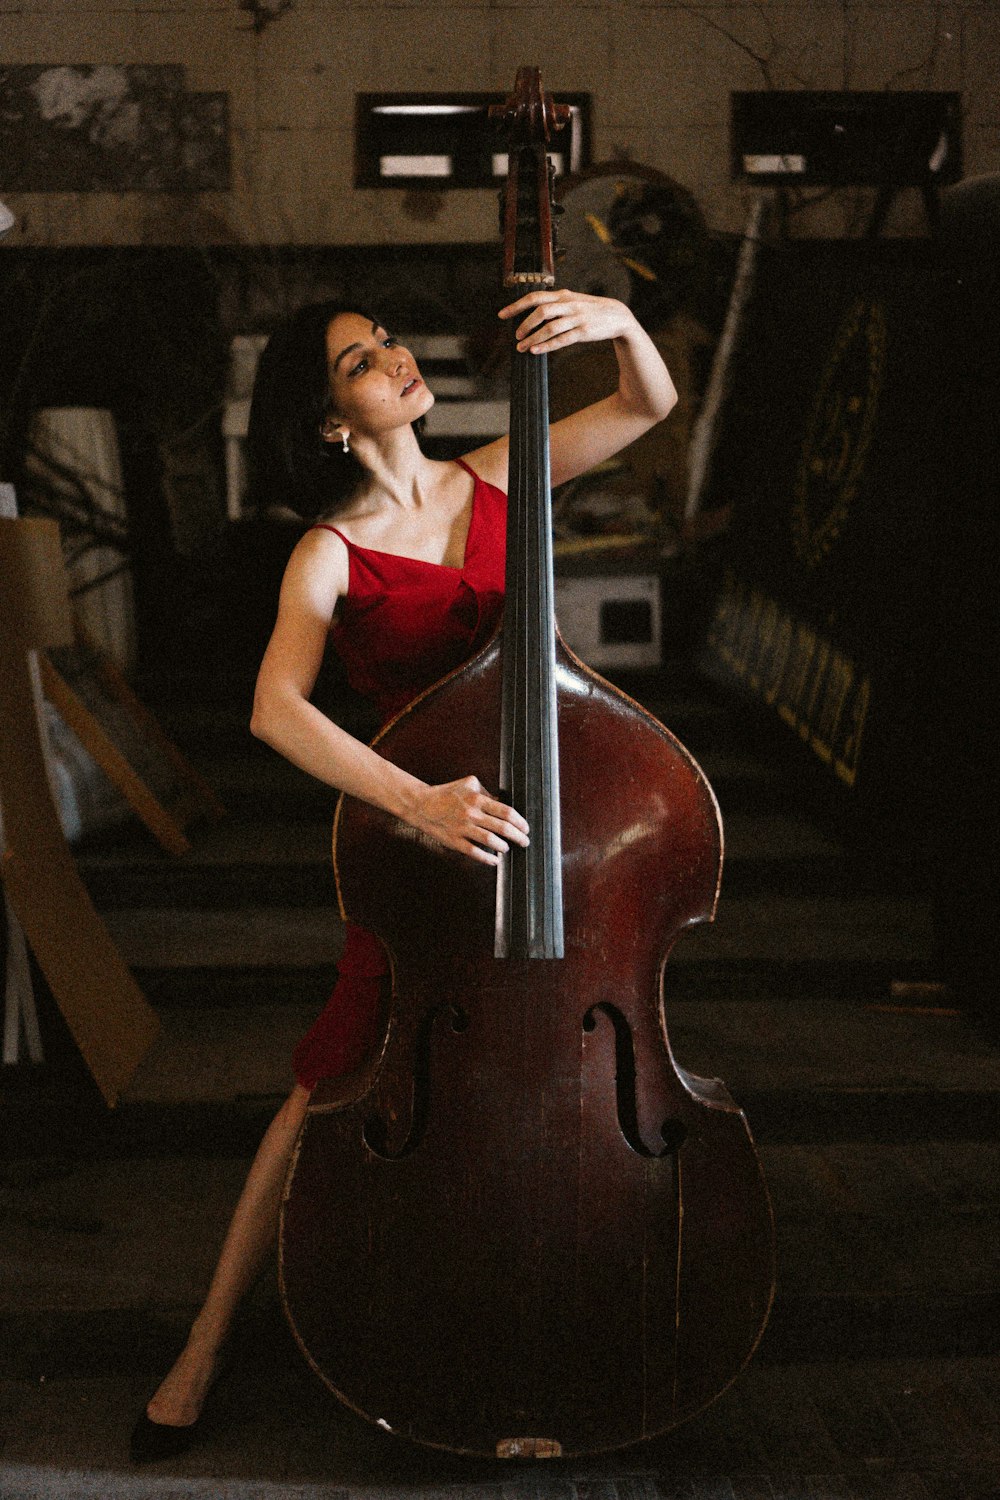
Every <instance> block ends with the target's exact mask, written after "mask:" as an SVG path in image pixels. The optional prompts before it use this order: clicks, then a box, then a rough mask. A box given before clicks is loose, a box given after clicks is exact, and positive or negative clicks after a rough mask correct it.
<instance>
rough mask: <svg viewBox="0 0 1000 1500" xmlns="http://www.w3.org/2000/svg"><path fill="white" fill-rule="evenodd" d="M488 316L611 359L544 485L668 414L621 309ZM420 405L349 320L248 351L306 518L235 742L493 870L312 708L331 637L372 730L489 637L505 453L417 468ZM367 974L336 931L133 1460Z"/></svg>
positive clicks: (634, 326)
mask: <svg viewBox="0 0 1000 1500" xmlns="http://www.w3.org/2000/svg"><path fill="white" fill-rule="evenodd" d="M499 316H500V317H501V318H502V319H508V320H515V327H516V335H517V348H518V349H519V350H521V351H522V352H525V351H526V352H529V353H531V354H542V353H551V352H553V351H554V350H557V349H562V348H566V347H568V346H569V345H571V344H577V343H588V342H594V341H598V340H602V339H611V340H612V341H613V344H614V348H615V352H616V355H617V358H618V369H619V381H618V389H617V390H616V391H615V392H614V394H613V395H610V396H608V397H606V398H605V399H604V400H603V401H598V402H596V403H595V404H593V405H592V406H588V407H586V408H585V409H584V410H582V411H579V412H576V413H575V414H574V415H573V416H570V417H566V418H564V419H563V420H562V421H559V422H556V423H554V424H553V425H552V428H551V439H550V456H551V471H552V483H553V484H554V485H558V484H562V483H564V482H565V481H566V480H569V479H572V478H574V477H575V476H576V475H577V474H581V473H583V472H584V471H585V470H587V469H590V468H592V467H593V466H594V465H595V464H598V463H600V462H601V461H602V460H603V459H606V458H609V457H610V456H611V455H612V454H614V453H617V452H618V451H619V450H620V449H621V448H624V447H625V446H626V445H627V444H629V443H631V442H633V441H634V440H635V439H636V438H638V437H640V436H641V435H642V433H644V432H646V431H647V429H648V428H650V427H651V426H652V425H653V424H654V423H656V422H659V421H661V420H662V419H663V418H664V417H665V416H666V415H667V413H668V412H669V411H670V410H671V408H672V407H673V406H674V404H675V402H676V400H677V393H676V391H675V390H674V386H673V383H672V381H671V379H670V376H669V374H668V373H667V370H666V368H665V366H664V364H663V361H662V360H661V358H660V356H659V354H658V353H657V351H656V349H655V347H654V345H653V343H652V341H651V340H650V339H649V338H648V337H647V335H646V334H645V333H644V332H643V330H642V328H641V327H640V326H639V324H638V323H637V322H636V320H635V318H634V317H633V315H632V314H631V313H630V312H629V310H628V308H626V307H625V306H624V305H623V304H622V303H620V302H615V301H612V300H610V299H608V298H603V297H590V296H585V295H581V294H578V293H574V292H570V291H566V290H559V291H534V292H530V293H528V294H527V295H526V296H523V297H520V298H519V299H518V300H517V301H515V302H512V303H511V304H510V305H509V306H507V307H505V308H503V309H502V310H501V312H500V314H499ZM433 403H434V397H433V396H432V395H431V393H430V391H429V390H428V389H427V387H426V386H425V385H424V383H423V381H422V380H421V379H420V374H419V371H418V369H417V365H416V362H415V360H414V359H413V356H412V355H411V354H410V353H409V352H408V350H406V349H405V348H403V347H402V346H401V345H400V344H399V343H398V341H397V340H396V339H394V338H393V337H392V336H391V335H390V334H389V333H387V331H386V330H385V329H384V328H382V327H381V326H380V324H379V323H378V322H377V321H374V320H373V319H372V318H370V317H369V316H367V315H365V314H362V313H358V312H354V311H346V310H344V309H343V308H340V307H337V306H335V305H333V304H329V303H327V304H320V305H318V306H314V307H308V308H304V309H303V310H302V311H301V312H300V313H299V314H297V315H296V317H295V318H293V319H292V320H291V322H290V323H289V324H288V325H287V326H286V327H285V328H283V329H281V330H279V332H278V333H276V334H275V335H274V337H273V338H272V339H271V341H270V342H269V344H268V346H267V348H266V349H265V351H264V353H263V355H262V357H261V362H260V367H259V370H258V376H257V382H256V385H255V389H254V401H253V409H252V412H251V430H250V453H251V459H252V462H253V464H254V467H255V471H256V475H257V483H258V486H262V485H263V486H266V488H267V491H268V498H270V499H272V500H281V501H283V502H285V503H289V504H292V505H293V507H294V508H295V509H297V510H298V511H299V512H300V513H301V514H303V515H304V516H305V517H306V518H307V519H314V518H316V517H319V518H320V519H319V521H318V522H317V524H315V525H314V526H313V527H312V528H311V529H310V530H309V531H307V532H306V534H305V535H304V536H303V537H302V539H301V540H300V541H299V543H298V545H297V546H296V548H295V550H294V552H293V553H292V556H291V558H290V560H289V563H288V567H287V569H286V572H285V576H284V580H283V582H282V587H281V596H280V601H279V606H278V619H277V623H276V625H275V628H274V633H273V635H272V637H271V640H270V642H269V644H268V647H267V651H266V653H265V655H264V660H263V663H262V665H261V669H260V674H259V677H258V680H257V688H256V694H255V698H254V709H253V719H252V722H251V729H252V731H253V733H254V734H255V735H257V736H258V737H259V738H261V739H263V740H265V741H266V742H267V743H268V744H269V745H272V746H273V747H274V748H275V749H276V750H278V751H280V753H281V754H282V755H284V756H286V757H287V758H288V759H289V760H290V761H292V762H293V763H294V764H295V765H297V766H300V767H302V768H303V769H304V770H306V771H309V772H310V773H311V774H312V775H313V776H316V777H318V778H319V780H320V781H323V782H326V783H327V784H328V785H330V786H332V787H335V788H337V789H338V790H340V791H344V792H347V793H349V794H350V795H351V796H354V797H360V798H362V799H364V800H365V801H367V802H371V803H373V804H374V805H376V806H378V807H381V808H384V809H386V810H387V811H388V812H390V813H392V814H393V815H394V816H395V817H398V818H400V819H402V820H403V821H404V822H407V823H409V824H411V825H412V826H413V827H414V828H416V829H419V830H420V831H421V832H422V833H424V834H426V835H428V836H430V837H431V838H433V839H436V840H437V841H438V842H440V843H441V844H443V845H445V846H446V847H447V848H450V849H455V850H459V851H460V852H461V853H463V854H465V855H467V856H468V858H470V859H474V860H479V861H481V862H484V863H487V864H494V865H495V864H496V863H497V862H498V860H499V858H500V855H501V854H502V853H503V851H504V850H506V849H507V848H508V846H509V844H510V842H514V843H518V844H522V845H526V844H527V842H528V827H527V824H526V823H525V820H524V819H523V818H522V817H521V815H520V814H519V813H518V812H516V811H515V810H514V809H513V808H511V807H507V806H506V805H505V804H504V803H502V802H500V801H498V800H497V799H496V798H495V797H494V796H492V795H491V793H490V791H489V790H488V789H486V788H483V787H482V786H481V785H480V784H479V782H478V781H477V780H476V779H475V778H474V777H467V778H465V779H463V780H459V781H455V782H451V783H449V784H447V785H444V786H428V785H426V784H425V783H424V782H422V781H420V780H418V779H417V778H416V777H414V776H411V775H409V774H408V773H407V772H406V771H403V770H401V769H399V767H397V766H394V765H393V764H392V763H391V762H389V761H386V760H384V759H383V758H382V757H381V756H380V755H378V754H377V753H376V752H375V751H373V750H371V749H370V748H369V747H368V746H366V745H364V744H362V743H361V741H359V740H356V739H354V738H353V737H352V736H351V735H349V734H347V733H346V732H345V731H344V730H343V729H340V728H339V727H338V726H337V725H336V724H334V723H332V722H331V721H330V720H329V719H327V718H326V717H325V716H324V715H323V714H322V713H320V712H319V710H318V709H316V708H315V707H314V706H313V705H312V704H311V703H310V702H309V694H310V692H311V690H312V688H313V684H314V683H315V680H316V676H317V673H318V671H319V668H320V663H321V661H322V658H323V653H324V651H325V649H326V646H327V640H328V638H332V642H333V644H334V646H335V648H336V649H337V650H338V651H339V653H340V654H341V656H342V657H343V659H344V661H345V663H346V666H347V669H348V675H349V678H350V680H351V681H352V683H353V684H354V685H355V686H357V687H360V688H362V689H363V690H366V691H368V692H369V693H370V694H371V695H372V697H373V698H374V700H375V704H376V707H377V708H378V710H379V711H380V714H381V716H382V719H383V720H385V719H387V718H389V717H391V716H392V714H394V713H395V712H396V711H397V710H398V709H399V708H402V707H403V706H404V705H405V703H407V702H408V701H409V700H410V699H412V698H413V697H414V696H416V694H417V692H419V691H421V690H422V689H423V688H425V687H427V686H429V685H430V684H431V682H433V681H436V680H437V678H439V677H440V676H443V675H444V673H445V672H447V671H449V670H451V669H452V668H454V667H456V666H458V665H460V664H461V662H462V661H464V660H466V659H467V658H468V657H469V656H470V655H472V653H473V652H474V651H475V650H477V649H478V647H479V646H480V645H481V644H483V643H484V641H485V639H487V638H488V636H489V634H490V633H492V630H493V628H494V626H495V624H496V622H497V619H498V617H499V613H500V608H501V605H502V595H503V552H504V539H505V531H504V501H505V497H504V492H503V487H504V486H505V485H506V481H507V450H508V440H507V439H506V438H500V439H498V440H497V441H496V442H493V443H489V444H487V445H486V446H485V447H482V448H478V449H476V450H475V452H473V453H469V454H467V455H466V457H465V459H463V460H457V461H455V462H441V461H437V460H433V459H429V458H426V457H425V456H424V454H423V453H422V452H421V450H420V447H419V444H418V442H417V438H416V435H415V433H414V429H413V423H414V422H415V421H416V420H417V419H418V418H420V417H422V416H423V415H424V414H425V413H426V412H427V411H429V410H430V408H431V406H432V405H433ZM334 522H335V523H336V524H334ZM384 972H385V966H384V963H383V960H382V955H381V950H380V948H379V945H378V943H377V942H376V941H375V939H374V938H372V937H371V936H370V935H369V934H368V933H366V932H363V931H361V930H360V929H358V928H349V929H348V936H347V942H346V946H345V950H344V955H343V958H342V960H341V963H340V966H339V971H338V982H337V987H336V989H335V990H334V993H333V995H332V996H331V998H330V1001H329V1002H328V1004H327V1007H326V1009H325V1010H324V1011H323V1014H322V1015H321V1016H320V1019H319V1020H318V1021H317V1023H316V1025H315V1026H314V1027H313V1028H312V1030H311V1031H310V1032H309V1034H308V1035H307V1036H306V1037H305V1038H304V1039H303V1042H302V1043H301V1044H300V1046H299V1047H298V1048H297V1049H296V1053H295V1057H294V1065H295V1075H296V1080H297V1081H296V1084H295V1087H294V1088H293V1090H292V1092H291V1094H290V1096H289V1098H288V1099H287V1100H286V1102H285V1103H284V1105H283V1106H282V1108H281V1110H280V1111H279V1112H278V1114H277V1116H276V1117H275V1119H274V1121H273V1122H272V1124H271V1126H270V1127H269V1129H268V1131H267V1133H266V1135H265V1137H264V1140H263V1141H262V1143H261V1146H260V1149H259V1151H258V1153H257V1156H256V1158H255V1160H254V1163H253V1166H252V1167H251V1169H250V1173H249V1176H248V1178H247V1182H246V1185H245V1187H244V1190H243V1193H242V1196H241V1197H240V1200H239V1203H238V1205H237V1208H236V1211H235V1213H234V1216H233V1220H232V1223H231V1225H230V1228H229V1231H228V1234H227V1236H226V1239H225V1242H224V1244H223V1247H222V1252H221V1255H220V1258H219V1262H218V1266H217V1268H216V1271H215V1274H214V1276H213V1279H212V1282H211V1286H210V1288H209V1291H208V1295H207V1297H206V1300H205V1303H204V1306H203V1307H202V1309H201V1311H200V1312H199V1314H198V1316H197V1318H196V1319H195V1321H194V1324H193V1326H192V1329H191V1332H190V1335H189V1338H188V1341H187V1344H186V1345H185V1348H184V1350H183V1351H182V1353H181V1354H180V1356H179V1358H178V1359H177V1361H176V1363H175V1364H174V1366H173V1368H172V1369H171V1370H170V1372H169V1373H168V1375H167V1376H166V1378H165V1380H164V1381H163V1383H162V1384H161V1385H160V1387H159V1389H158V1390H157V1391H156V1393H155V1394H154V1396H153V1397H152V1399H151V1400H150V1402H149V1404H148V1406H147V1408H146V1411H145V1413H144V1414H143V1415H142V1416H140V1418H139V1422H138V1423H137V1425H136V1429H135V1432H134V1434H133V1440H132V1452H133V1457H134V1458H135V1459H137V1460H142V1459H148V1458H158V1457H166V1456H168V1455H169V1454H174V1453H178V1452H180V1451H181V1450H182V1449H184V1448H186V1447H187V1446H188V1445H189V1444H190V1442H191V1440H192V1438H193V1436H194V1435H195V1432H196V1430H197V1429H196V1424H197V1422H198V1418H199V1416H200V1414H201V1411H202V1407H203V1405H204V1402H205V1398H206V1396H207V1394H208V1391H209V1389H210V1387H211V1384H212V1381H213V1379H214V1377H215V1373H216V1369H217V1365H218V1356H219V1350H220V1348H221V1346H222V1344H223V1341H224V1340H225V1337H226V1334H227V1332H228V1329H229V1326H230V1323H231V1320H232V1317H233V1314H234V1312H235V1310H236V1307H237V1305H238V1303H239V1301H240V1299H241V1297H242V1295H243V1293H244V1292H245V1291H246V1290H247V1288H248V1287H249V1285H250V1283H251V1281H252V1280H253V1278H254V1276H255V1275H256V1273H257V1271H258V1269H259V1268H260V1265H261V1263H262V1261H263V1258H264V1256H265V1254H266V1253H267V1250H268V1249H269V1247H270V1245H271V1243H272V1240H273V1238H274V1234H275V1230H276V1226H277V1220H278V1210H279V1204H280V1201H281V1193H282V1188H283V1184H284V1180H285V1175H286V1170H287V1166H288V1162H289V1158H290V1156H291V1153H292V1149H293V1147H294V1144H295V1140H296V1137H297V1136H298V1133H299V1129H300V1127H301V1125H302V1122H303V1120H304V1118H305V1113H306V1108H307V1106H308V1103H309V1095H310V1091H311V1089H312V1088H313V1087H314V1085H315V1084H316V1082H317V1081H318V1080H319V1079H320V1078H321V1077H330V1076H336V1075H338V1074H343V1073H346V1072H349V1071H351V1070H352V1069H353V1068H355V1067H357V1066H358V1065H359V1064H360V1063H361V1062H362V1061H363V1060H364V1057H365V1054H366V1052H367V1050H368V1049H369V1048H370V1047H371V1045H372V1044H373V1042H374V1040H375V1028H376V1014H377V998H378V989H379V983H380V980H381V977H382V975H383V974H384Z"/></svg>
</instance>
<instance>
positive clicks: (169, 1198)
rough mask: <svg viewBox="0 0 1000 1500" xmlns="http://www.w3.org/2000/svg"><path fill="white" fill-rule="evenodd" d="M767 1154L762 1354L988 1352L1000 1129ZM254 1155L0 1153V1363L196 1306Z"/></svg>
mask: <svg viewBox="0 0 1000 1500" xmlns="http://www.w3.org/2000/svg"><path fill="white" fill-rule="evenodd" d="M761 1156H762V1161H763V1165H764V1170H765V1173H766V1175H767V1180H768V1183H769V1186H770V1191H771V1195H772V1200H773V1203H774V1210H775V1219H776V1225H777V1264H778V1289H777V1294H776V1299H775V1304H774V1309H773V1312H772V1316H771V1320H770V1324H769V1328H768V1331H767V1333H766V1335H765V1339H764V1343H763V1344H762V1346H761V1350H760V1352H759V1355H758V1358H763V1359H766V1360H775V1361H788V1360H793V1361H794V1360H797V1359H800V1358H801V1351H802V1349H803V1348H805V1349H808V1350H809V1357H810V1358H811V1359H825V1358H838V1357H840V1358H843V1357H851V1358H858V1357H863V1356H873V1355H875V1354H881V1355H882V1356H884V1357H885V1356H889V1355H894V1356H896V1357H901V1358H907V1357H908V1358H913V1357H925V1358H927V1357H936V1356H944V1355H955V1356H957V1355H970V1354H974V1353H978V1354H987V1353H993V1352H995V1350H994V1348H993V1347H992V1341H993V1338H994V1336H995V1333H996V1328H997V1318H998V1315H1000V1293H998V1290H997V1285H998V1273H1000V1233H998V1231H1000V1141H994V1142H981V1141H980V1142H947V1143H946V1142H939V1141H923V1142H919V1143H913V1142H910V1143H907V1144H905V1145H898V1146H885V1145H873V1144H871V1143H857V1142H849V1143H844V1142H838V1143H834V1144H830V1145H826V1146H822V1147H818V1146H814V1147H803V1146H794V1147H782V1146H770V1147H769V1146H767V1145H764V1146H763V1147H762V1148H761ZM246 1167H247V1159H246V1158H245V1157H232V1156H202V1157H199V1158H194V1159H192V1158H184V1159H177V1158H163V1157H160V1158H149V1157H144V1156H139V1157H132V1158H126V1159H122V1158H120V1157H114V1158H107V1157H90V1158H78V1159H76V1160H74V1161H67V1160H57V1161H53V1160H49V1161H48V1162H42V1163H28V1162H21V1163H17V1164H14V1165H12V1166H11V1167H8V1168H6V1169H5V1170H4V1172H3V1176H2V1179H0V1181H2V1185H3V1198H4V1216H3V1223H2V1227H0V1256H2V1259H3V1263H4V1266H5V1267H6V1268H7V1273H8V1274H7V1276H6V1279H5V1282H4V1285H3V1286H2V1287H0V1335H3V1336H0V1379H24V1378H28V1379H30V1378H38V1376H39V1375H40V1374H44V1373H45V1370H46V1363H47V1361H48V1360H50V1359H51V1358H52V1355H53V1352H54V1351H55V1350H56V1349H59V1348H61V1349H62V1350H64V1351H65V1350H66V1349H72V1348H78V1352H77V1354H76V1357H75V1360H73V1359H71V1360H70V1361H69V1363H68V1367H67V1365H66V1364H64V1366H63V1370H62V1373H63V1375H64V1376H67V1375H73V1376H76V1377H81V1376H87V1375H96V1374H100V1373H105V1374H109V1373H113V1372H114V1370H115V1364H114V1356H113V1354H112V1362H111V1364H110V1365H109V1364H108V1363H107V1362H106V1361H107V1359H108V1351H109V1349H111V1350H112V1351H113V1350H114V1348H115V1346H116V1345H117V1346H118V1357H119V1358H121V1357H122V1355H123V1354H125V1353H126V1352H127V1354H128V1357H130V1358H131V1357H133V1356H134V1349H132V1348H127V1341H126V1340H125V1339H124V1336H123V1335H124V1331H125V1330H126V1329H131V1330H132V1333H131V1337H133V1338H134V1337H135V1330H136V1329H138V1328H141V1326H142V1324H143V1321H144V1319H145V1320H146V1322H147V1323H149V1322H150V1321H152V1320H155V1319H157V1318H162V1317H164V1316H165V1315H166V1316H169V1315H170V1313H171V1310H174V1311H177V1310H182V1311H186V1310H188V1309H192V1308H193V1307H195V1306H196V1305H197V1302H198V1300H199V1298H200V1295H201V1293H202V1291H203V1289H204V1286H205V1285H206V1283H207V1281H208V1279H209V1277H210V1275H211V1271H212V1266H213V1263H214V1258H215V1255H216V1253H217V1248H218V1245H219V1243H220V1241H221V1238H222V1235H223V1233H224V1232H225V1227H226V1224H227V1222H228V1218H229V1215H230V1213H231V1210H232V1206H233V1204H234V1203H235V1200H236V1198H237V1196H238V1194H239V1190H240V1187H241V1184H242V1179H243V1177H244V1175H245V1171H246ZM84 1329H86V1330H87V1334H88V1336H87V1338H86V1339H84V1338H83V1337H82V1334H83V1330H84ZM79 1346H82V1347H79ZM99 1351H100V1352H99ZM62 1357H63V1359H64V1360H65V1353H63V1356H62Z"/></svg>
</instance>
